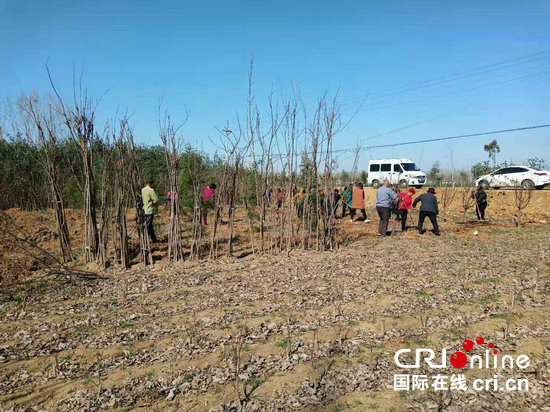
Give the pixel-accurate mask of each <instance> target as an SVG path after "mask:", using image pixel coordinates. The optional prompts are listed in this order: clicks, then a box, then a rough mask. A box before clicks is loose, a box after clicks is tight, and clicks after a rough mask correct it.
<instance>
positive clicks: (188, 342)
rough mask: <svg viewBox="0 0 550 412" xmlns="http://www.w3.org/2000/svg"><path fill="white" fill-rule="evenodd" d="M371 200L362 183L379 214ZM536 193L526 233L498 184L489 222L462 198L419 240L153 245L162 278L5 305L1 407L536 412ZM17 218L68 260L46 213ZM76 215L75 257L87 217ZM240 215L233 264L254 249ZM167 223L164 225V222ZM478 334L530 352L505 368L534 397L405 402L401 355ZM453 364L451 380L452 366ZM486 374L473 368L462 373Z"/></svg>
mask: <svg viewBox="0 0 550 412" xmlns="http://www.w3.org/2000/svg"><path fill="white" fill-rule="evenodd" d="M372 195H373V191H372V190H367V202H366V203H367V205H369V206H371V207H369V208H368V213H369V217H371V218H372V216H373V213H374V209H373V208H372ZM533 195H534V197H533V200H532V204H531V205H530V207H529V208H528V209H527V210H526V211H525V222H526V224H525V226H523V227H521V228H516V227H515V224H514V221H513V215H514V213H515V212H514V207H513V204H514V200H513V199H514V194H513V192H512V191H498V192H497V191H494V192H489V209H488V218H489V222H488V223H484V224H478V223H476V222H474V221H473V220H474V215H473V214H472V211H470V212H469V214H468V220H469V222H468V224H467V225H463V224H461V223H456V222H454V220H456V221H457V222H459V221H460V220H461V213H460V210H459V208H458V199H456V200H455V202H456V204H455V205H452V207H451V213H449V215H450V216H449V217H450V218H452V219H453V221H448V222H443V221H442V219H441V224H442V227H443V236H441V237H435V236H434V235H433V234H431V233H429V232H428V233H426V234H425V235H424V236H420V235H419V234H418V233H415V232H414V231H412V230H411V231H408V232H406V233H404V234H401V233H397V234H396V235H395V236H391V237H389V238H386V239H380V238H377V237H376V236H375V229H376V226H377V218H375V219H373V222H372V223H370V224H365V223H362V222H357V223H350V222H349V220H348V219H340V220H338V226H339V227H340V229H341V236H342V243H341V245H340V247H339V249H338V250H337V251H334V252H315V251H302V250H294V251H292V252H291V253H290V256H286V255H285V256H268V255H256V256H252V255H248V256H245V257H242V258H223V259H220V260H217V261H208V260H205V261H201V262H184V263H182V264H180V265H175V266H174V265H168V263H167V259H162V256H163V254H165V248H164V246H163V245H158V246H157V247H156V249H155V252H154V253H155V255H156V256H158V257H159V258H160V259H161V260H159V261H158V262H157V264H155V267H153V268H148V269H144V268H141V267H140V266H139V265H137V264H136V265H135V266H134V267H133V268H132V269H130V270H128V271H121V270H119V269H118V268H117V267H116V266H113V267H112V268H110V269H109V270H108V271H107V272H105V275H106V277H107V279H105V280H97V281H93V282H84V283H70V284H63V285H59V284H57V283H49V282H39V283H36V284H33V285H32V286H29V287H25V288H24V289H21V290H18V291H17V292H16V293H11V294H9V295H2V299H1V300H0V319H1V321H2V322H1V325H0V405H1V406H2V407H3V408H8V409H10V408H13V409H14V410H62V411H63V410H67V411H68V410H71V411H72V410H105V409H117V410H122V409H124V410H126V409H137V410H174V411H175V410H196V411H204V410H210V409H212V410H216V411H229V410H236V404H235V403H234V401H235V399H236V398H237V396H236V391H235V388H234V386H233V383H235V382H239V383H242V382H245V381H246V380H247V379H258V382H261V385H260V386H259V388H258V389H257V391H256V392H254V393H253V396H252V398H251V400H250V402H249V403H248V405H247V407H246V410H264V411H272V410H309V411H318V410H320V411H334V410H357V411H364V410H388V411H389V410H396V411H398V410H405V409H409V410H432V409H433V410H437V409H438V407H439V406H438V405H439V404H440V403H441V402H442V403H443V404H444V405H445V409H446V410H451V411H461V410H510V411H515V410H517V411H519V410H528V409H530V410H542V409H544V408H545V407H547V406H548V405H547V400H548V399H549V398H550V389H549V388H550V385H549V383H550V381H549V376H550V371H549V368H548V365H549V361H550V305H549V303H550V297H549V296H550V294H549V292H550V275H549V273H550V265H549V256H548V247H547V245H548V244H549V242H550V230H549V227H548V224H547V223H548V219H549V212H550V211H549V210H548V207H544V205H546V204H548V201H549V200H550V193H548V192H533ZM497 202H498V203H497ZM369 203H370V204H369ZM7 213H8V215H9V216H11V217H12V218H13V219H14V221H15V222H16V224H17V225H18V226H19V227H21V228H22V231H23V232H25V233H27V234H28V235H29V236H30V237H32V238H33V239H36V240H37V242H38V244H39V245H40V246H41V247H43V248H44V249H47V250H49V251H51V252H56V249H57V240H56V239H55V237H54V236H53V235H52V233H53V228H54V225H53V223H54V222H53V214H52V213H51V212H50V211H48V212H32V213H28V212H22V211H20V210H9V211H7ZM163 213H164V212H163ZM68 217H69V224H70V233H71V241H72V242H73V243H72V244H73V248H74V249H75V250H79V249H80V248H81V246H82V245H81V243H80V240H79V238H80V237H81V226H80V225H81V219H80V213H79V212H77V211H68ZM241 218H242V217H240V218H239V220H238V230H237V235H239V238H240V241H239V244H238V245H237V250H236V255H239V254H240V253H242V252H245V251H247V250H248V244H247V240H246V234H247V229H246V225H245V224H244V221H243V220H241ZM165 219H166V216H165V214H161V216H160V217H159V221H160V222H161V223H163V222H165ZM415 219H416V215H415V213H414V212H413V216H412V217H411V220H412V222H411V223H414V221H415ZM543 221H544V222H545V223H541V222H543ZM395 227H397V224H396V225H395ZM428 228H429V223H428ZM163 230H164V228H163V226H162V224H161V227H160V231H161V233H164V232H163ZM222 230H226V227H225V226H224V227H222ZM474 230H477V231H478V232H479V233H478V235H477V236H475V235H474ZM0 253H1V254H2V256H1V259H2V261H1V264H0V270H2V282H3V283H9V282H8V280H10V279H27V278H30V279H32V278H34V277H36V276H38V275H39V274H40V273H42V269H43V268H41V267H37V266H39V262H34V263H33V262H30V261H29V257H28V256H26V255H25V254H23V253H22V252H21V251H20V250H18V248H17V246H16V245H15V243H14V242H13V239H11V240H10V238H9V237H8V236H7V235H6V234H5V233H3V234H2V235H1V237H0ZM77 255H78V253H77ZM136 263H137V262H136ZM33 265H34V266H33ZM77 265H78V263H77ZM512 294H513V295H514V302H515V304H514V306H513V307H512V308H511V309H510V310H509V308H510V301H511V298H512ZM426 316H427V317H428V321H427V323H425V324H423V322H422V320H421V318H422V319H425V317H426ZM507 321H508V322H509V324H510V327H509V330H508V331H507V337H506V338H505V337H504V335H503V328H505V327H506V323H507ZM288 324H290V331H289V330H288V329H287V325H288ZM238 333H243V334H245V345H244V346H243V352H242V353H243V356H242V359H241V362H242V365H243V374H242V375H241V376H240V377H239V378H237V380H235V379H233V377H232V375H231V373H230V368H228V365H229V363H228V361H227V360H226V357H228V356H229V354H230V351H229V349H230V348H231V347H232V342H234V341H235V340H236V335H237V334H238ZM476 336H483V337H485V339H486V340H488V341H489V340H490V341H491V342H494V343H495V345H496V347H497V348H498V349H499V352H500V353H505V354H512V355H518V354H527V355H529V356H530V359H531V367H530V368H529V370H527V371H525V372H523V371H519V370H517V369H516V370H513V371H511V372H508V373H507V374H506V375H507V377H514V378H527V379H529V384H530V389H529V393H528V395H527V394H525V393H521V392H506V393H502V392H496V393H493V392H472V391H471V390H470V391H468V392H466V393H458V394H457V393H453V397H452V398H449V397H448V396H447V394H445V396H443V397H440V396H439V395H440V393H437V392H433V391H431V390H430V391H426V392H420V391H416V392H407V393H404V392H395V391H393V388H392V385H393V375H394V374H395V373H403V371H402V370H399V369H398V368H397V367H396V366H395V364H394V362H393V355H394V353H395V351H396V350H397V349H399V348H405V347H409V348H416V347H431V348H434V350H438V349H439V348H441V347H445V348H447V350H448V352H450V353H452V351H454V350H458V349H459V348H460V344H461V342H462V341H463V340H464V339H466V338H468V339H475V337H476ZM289 337H290V344H289V343H288V340H287V339H288V338H289ZM314 337H315V339H314ZM340 338H342V339H340ZM287 348H289V349H288V351H287ZM331 361H334V363H331ZM449 368H450V367H448V368H447V369H446V370H443V371H442V372H441V373H442V374H448V375H450V374H451V373H454V372H453V371H452V370H450V369H449ZM324 369H328V371H327V373H326V374H325V375H324V376H323V378H322V379H321V380H320V381H318V386H317V388H315V387H314V385H313V383H314V382H316V381H317V380H319V379H320V376H321V373H322V371H323V370H324ZM474 375H476V371H466V376H467V378H468V379H470V378H472V377H473V376H474Z"/></svg>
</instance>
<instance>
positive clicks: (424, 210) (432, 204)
mask: <svg viewBox="0 0 550 412" xmlns="http://www.w3.org/2000/svg"><path fill="white" fill-rule="evenodd" d="M418 202H420V203H421V205H420V213H419V216H418V233H420V234H421V235H423V234H424V232H425V231H426V230H424V228H423V225H424V219H426V217H428V218H429V219H430V221H431V222H432V225H433V227H434V234H435V235H436V236H439V235H440V233H439V226H438V225H437V215H438V214H439V208H438V206H437V198H436V197H435V189H434V188H433V187H430V188H429V189H428V193H424V194H422V195H420V196H418V197H417V198H416V199H414V202H413V204H412V207H416V204H417V203H418Z"/></svg>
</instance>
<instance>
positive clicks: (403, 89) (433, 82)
mask: <svg viewBox="0 0 550 412" xmlns="http://www.w3.org/2000/svg"><path fill="white" fill-rule="evenodd" d="M549 52H550V50H544V51H541V52H538V53H533V54H529V55H526V56H522V57H516V58H512V59H506V60H502V61H500V62H496V63H492V64H488V65H485V66H480V67H476V68H472V69H468V70H463V71H460V72H455V73H451V74H447V75H444V76H439V77H435V78H432V79H428V80H424V81H420V82H416V83H412V84H409V85H403V86H399V87H395V88H394V89H393V91H390V92H387V93H382V94H378V95H376V94H375V95H374V96H378V97H381V98H384V97H385V96H392V95H399V94H403V93H407V92H409V91H413V90H417V89H423V88H427V87H432V86H434V85H437V84H440V83H447V82H451V81H454V80H460V79H463V78H466V77H470V76H478V75H481V74H486V73H489V72H493V71H497V70H502V69H506V68H510V67H515V66H519V65H522V64H525V63H530V62H532V61H537V60H541V59H547V58H549V57H550V55H546V56H542V57H538V58H534V59H530V60H527V61H523V62H518V63H515V64H511V65H507V66H503V67H497V68H495V69H491V70H486V71H482V72H480V73H475V72H477V71H480V70H483V69H487V68H490V67H495V66H499V65H502V64H505V63H509V62H513V61H517V60H525V59H529V58H531V57H534V56H540V55H541V54H542V55H545V54H547V53H549ZM472 72H474V73H472ZM465 73H472V74H468V75H464V74H465ZM460 75H463V76H460ZM443 79H447V80H443ZM438 80H443V81H438ZM430 83H431V84H430ZM366 99H367V96H365V98H363V99H357V100H354V101H351V102H347V103H344V105H345V106H347V105H351V104H357V103H364V102H365V100H366ZM379 100H380V99H378V101H376V102H373V103H370V104H377V103H378V102H379ZM383 100H386V99H383Z"/></svg>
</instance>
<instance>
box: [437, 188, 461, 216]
mask: <svg viewBox="0 0 550 412" xmlns="http://www.w3.org/2000/svg"><path fill="white" fill-rule="evenodd" d="M456 194H457V190H455V188H454V181H453V187H450V186H449V185H445V186H444V187H443V190H442V191H441V195H440V199H441V200H440V202H441V210H442V211H443V220H444V221H447V219H448V215H447V210H448V209H449V206H451V204H452V203H453V202H454V200H455V198H456Z"/></svg>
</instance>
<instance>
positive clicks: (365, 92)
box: [0, 0, 550, 169]
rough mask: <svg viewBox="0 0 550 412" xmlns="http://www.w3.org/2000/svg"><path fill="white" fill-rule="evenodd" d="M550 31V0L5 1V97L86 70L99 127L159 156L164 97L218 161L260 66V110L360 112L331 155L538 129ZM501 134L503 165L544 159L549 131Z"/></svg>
mask: <svg viewBox="0 0 550 412" xmlns="http://www.w3.org/2000/svg"><path fill="white" fill-rule="evenodd" d="M549 22H550V0H526V1H510V0H505V1H502V0H500V1H480V0H476V1H470V0H466V1H457V2H441V1H416V2H413V1H322V0H317V1H299V0H293V1H287V0H283V1H258V0H256V1H228V0H225V1H208V0H204V1H200V2H199V1H194V2H191V1H181V0H180V1H141V0H133V1H113V0H110V1H104V0H97V1H78V2H75V1H47V0H43V1H21V0H19V1H11V0H0V99H2V101H5V100H6V99H7V98H8V97H11V98H17V97H18V96H19V95H20V93H21V92H22V91H25V92H29V91H31V90H33V89H35V90H38V91H40V92H49V91H50V90H51V89H50V86H49V83H48V78H47V74H46V70H45V62H46V60H47V59H49V65H50V69H51V71H52V74H53V78H54V80H55V82H56V85H57V87H58V88H59V89H60V90H61V92H62V93H63V94H64V95H65V96H70V93H71V90H72V72H73V67H76V68H77V70H80V68H81V67H82V66H84V72H85V83H86V85H87V86H88V89H89V90H90V92H91V93H92V94H93V95H94V96H96V97H100V96H103V94H104V93H105V92H106V91H107V93H106V94H105V96H104V97H103V98H102V100H101V103H100V106H99V109H98V117H99V119H100V121H104V120H105V119H107V117H109V116H112V115H113V114H114V113H115V112H116V111H117V110H118V111H119V112H122V111H125V110H128V111H129V112H131V113H133V117H132V119H133V122H134V124H135V131H136V136H137V138H138V140H139V141H140V142H142V143H148V144H157V143H159V138H158V135H157V129H156V128H157V126H156V125H157V103H158V100H159V98H160V97H162V98H163V102H164V105H165V107H166V108H167V109H168V110H169V111H170V112H171V113H172V116H173V117H174V118H176V119H177V118H183V116H184V111H185V108H187V109H188V111H189V115H190V116H189V121H188V123H187V124H186V125H185V127H184V129H183V130H184V133H185V136H186V138H187V139H188V140H189V141H190V142H191V143H193V144H197V145H199V146H201V147H202V148H203V149H204V150H205V151H209V152H212V151H213V150H214V148H213V146H212V145H211V143H209V140H208V137H209V136H216V135H217V132H216V127H218V128H221V127H223V125H224V124H225V123H226V121H228V120H229V121H231V120H233V119H234V118H235V114H236V113H239V115H240V117H241V118H244V116H245V114H246V98H247V76H248V69H249V64H250V58H251V56H252V55H254V58H255V72H256V83H255V88H256V94H257V100H258V101H259V102H260V103H262V102H263V104H264V105H265V102H266V99H267V96H268V94H269V93H270V92H271V91H273V92H274V93H275V94H276V95H280V94H281V92H284V93H289V92H290V90H291V88H292V87H293V85H294V86H299V88H300V90H301V92H302V94H303V96H304V98H305V100H306V101H308V102H312V101H313V100H314V99H315V97H316V96H320V95H321V94H323V93H324V91H326V90H328V91H329V92H335V91H336V90H338V89H339V90H340V98H341V101H342V103H343V104H344V106H343V112H344V113H343V114H344V117H346V116H347V117H349V116H351V115H352V113H354V111H355V110H356V109H357V108H358V107H359V106H360V104H361V103H362V105H361V107H360V110H359V112H358V113H357V115H356V116H355V117H354V118H353V120H352V122H351V123H350V124H349V126H348V127H347V128H346V129H345V130H344V131H342V133H341V134H340V135H338V137H337V140H336V142H335V145H334V147H335V148H349V147H353V146H355V145H356V143H357V142H358V141H361V142H363V141H364V142H365V143H368V144H382V143H391V142H400V141H407V140H416V139H425V138H431V137H441V136H452V135H457V134H466V133H475V132H482V131H489V130H497V129H506V128H513V127H521V126H526V125H536V124H544V123H550V23H549ZM535 53H538V54H535ZM512 59H513V60H512ZM507 60H510V61H508V62H505V61H507ZM489 65H492V66H489ZM484 66H489V67H486V68H485V69H480V70H472V69H477V68H480V67H484ZM456 73H460V74H456ZM433 79H439V80H433ZM396 129H401V130H399V131H396V132H393V133H387V132H391V131H394V130H396ZM380 134H381V136H378V135H380ZM493 137H494V138H496V139H497V140H498V141H499V143H500V146H501V153H500V155H499V158H498V160H499V161H503V160H508V161H510V160H513V161H515V162H521V161H523V160H525V159H527V158H529V157H535V156H537V157H543V158H546V159H547V161H550V128H548V129H540V130H534V131H528V132H521V133H516V134H510V135H496V136H491V138H493ZM491 138H471V139H465V140H461V141H455V142H453V143H431V144H423V145H418V146H405V147H400V148H392V149H384V150H382V149H379V150H371V151H366V152H364V153H362V154H361V163H360V168H361V169H363V168H366V163H367V162H368V159H369V158H372V157H409V158H412V159H413V160H415V161H416V162H417V163H419V164H420V165H421V166H422V167H423V168H425V169H428V168H429V167H430V166H431V165H432V163H433V162H434V161H435V160H439V161H440V162H441V164H442V166H443V167H448V166H450V160H449V159H450V153H451V151H452V153H453V156H454V162H455V166H456V167H469V166H470V165H472V164H473V163H475V162H477V161H480V160H485V159H486V157H487V156H486V153H485V152H484V151H483V144H484V143H487V142H488V141H490V140H491ZM351 165H352V159H351V158H350V156H348V155H343V156H341V159H340V166H341V167H342V168H347V169H349V168H350V167H351Z"/></svg>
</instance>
